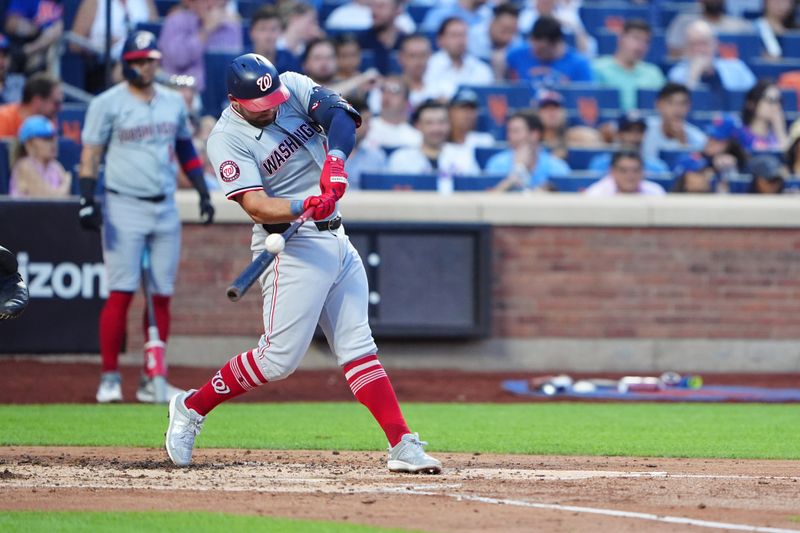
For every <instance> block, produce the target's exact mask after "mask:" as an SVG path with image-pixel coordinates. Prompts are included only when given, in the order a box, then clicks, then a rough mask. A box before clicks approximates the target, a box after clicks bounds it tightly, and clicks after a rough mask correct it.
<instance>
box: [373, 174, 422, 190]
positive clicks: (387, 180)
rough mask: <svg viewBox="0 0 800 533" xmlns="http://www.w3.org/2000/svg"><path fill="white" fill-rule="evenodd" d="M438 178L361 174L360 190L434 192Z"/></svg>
mask: <svg viewBox="0 0 800 533" xmlns="http://www.w3.org/2000/svg"><path fill="white" fill-rule="evenodd" d="M437 182H438V177H437V176H435V175H425V174H369V173H366V174H362V175H361V189H362V190H372V191H435V190H437Z"/></svg>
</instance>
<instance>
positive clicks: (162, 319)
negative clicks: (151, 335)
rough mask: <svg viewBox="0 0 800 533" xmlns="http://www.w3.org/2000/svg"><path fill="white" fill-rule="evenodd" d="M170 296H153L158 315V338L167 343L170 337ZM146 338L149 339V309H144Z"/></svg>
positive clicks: (143, 321) (155, 310)
mask: <svg viewBox="0 0 800 533" xmlns="http://www.w3.org/2000/svg"><path fill="white" fill-rule="evenodd" d="M169 300H170V297H169V296H164V295H163V294H154V295H153V312H154V313H155V315H156V326H157V327H158V338H159V339H161V340H162V341H164V342H167V338H168V337H169V319H170V314H169ZM142 324H143V327H144V329H143V331H144V338H145V339H146V338H147V307H145V308H144V318H143V320H142Z"/></svg>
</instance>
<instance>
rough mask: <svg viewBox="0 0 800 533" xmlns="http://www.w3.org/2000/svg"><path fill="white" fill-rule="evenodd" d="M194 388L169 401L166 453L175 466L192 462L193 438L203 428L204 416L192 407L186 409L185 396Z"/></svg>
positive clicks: (187, 464)
mask: <svg viewBox="0 0 800 533" xmlns="http://www.w3.org/2000/svg"><path fill="white" fill-rule="evenodd" d="M193 392H196V391H195V390H194V389H192V390H189V391H186V392H181V393H179V394H177V395H175V396H173V397H172V399H171V400H170V401H169V426H167V433H166V437H167V442H166V447H167V455H169V458H170V459H171V460H172V462H173V463H175V465H176V466H189V465H190V464H191V462H192V450H193V449H194V440H195V439H196V438H197V435H199V434H200V430H201V429H203V421H204V420H205V419H206V417H204V416H201V415H199V414H197V412H196V411H195V410H193V409H188V408H187V407H186V404H185V403H184V402H185V401H186V398H188V397H189V396H190V395H191V394H192V393H193Z"/></svg>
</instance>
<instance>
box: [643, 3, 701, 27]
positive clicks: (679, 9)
mask: <svg viewBox="0 0 800 533" xmlns="http://www.w3.org/2000/svg"><path fill="white" fill-rule="evenodd" d="M653 11H655V12H656V13H657V18H658V22H657V23H656V24H654V26H657V27H660V28H663V29H664V30H666V29H667V28H668V27H669V25H670V23H671V22H672V19H674V18H675V17H677V16H678V15H679V14H680V13H699V12H700V9H699V7H698V4H697V2H687V1H686V0H683V1H680V0H677V1H676V0H673V1H667V2H660V3H659V5H658V9H654V10H653Z"/></svg>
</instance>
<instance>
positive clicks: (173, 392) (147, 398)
mask: <svg viewBox="0 0 800 533" xmlns="http://www.w3.org/2000/svg"><path fill="white" fill-rule="evenodd" d="M166 385H167V397H166V399H165V401H164V402H159V401H158V400H157V399H156V387H155V384H154V383H153V379H152V378H148V377H147V376H145V375H143V376H142V378H141V380H140V381H139V388H138V389H137V390H136V400H137V401H140V402H142V403H166V402H168V401H170V400H171V399H172V398H174V397H175V396H177V395H178V394H180V393H182V392H185V391H184V390H183V389H179V388H178V387H175V386H174V385H172V384H170V383H167V384H166Z"/></svg>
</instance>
